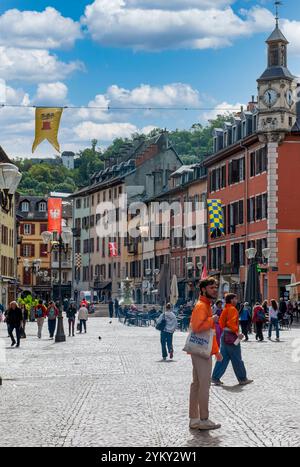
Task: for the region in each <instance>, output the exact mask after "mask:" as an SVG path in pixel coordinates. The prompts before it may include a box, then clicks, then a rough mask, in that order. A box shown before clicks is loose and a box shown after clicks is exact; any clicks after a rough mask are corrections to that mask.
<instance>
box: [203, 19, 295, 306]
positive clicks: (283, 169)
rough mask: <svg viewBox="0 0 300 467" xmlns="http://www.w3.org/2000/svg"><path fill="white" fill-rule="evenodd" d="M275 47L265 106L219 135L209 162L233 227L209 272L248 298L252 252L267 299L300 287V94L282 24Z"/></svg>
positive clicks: (213, 247)
mask: <svg viewBox="0 0 300 467" xmlns="http://www.w3.org/2000/svg"><path fill="white" fill-rule="evenodd" d="M267 44H268V66H267V69H266V71H265V72H264V73H263V75H262V76H261V77H260V78H259V79H258V101H257V102H255V100H254V98H253V99H252V102H250V103H249V105H248V108H247V110H242V111H241V113H240V114H239V115H238V116H236V117H234V118H232V119H228V122H226V123H225V124H224V126H223V127H222V128H219V129H216V130H215V135H214V154H213V155H212V156H210V157H208V158H207V160H206V161H205V166H206V167H207V169H208V197H209V198H210V199H219V200H221V202H222V206H223V217H224V224H225V234H224V235H223V236H221V237H218V238H214V239H212V238H210V239H209V243H208V256H209V271H210V273H211V274H215V275H217V276H218V277H219V278H220V285H221V288H222V291H223V293H225V292H228V291H229V290H230V291H232V292H236V293H237V294H238V295H239V297H240V299H243V297H244V292H245V284H246V282H247V271H248V264H249V261H248V259H247V257H246V250H248V249H249V248H255V249H256V252H257V253H256V262H257V264H258V266H259V268H258V269H259V271H260V285H261V293H262V298H263V299H268V300H270V299H273V298H275V299H277V300H278V299H279V298H280V297H282V298H286V299H287V298H288V292H287V289H286V286H287V285H288V284H290V283H291V281H292V282H293V281H294V280H296V281H300V218H299V216H298V215H297V212H298V204H299V200H300V183H299V181H298V179H299V173H300V105H299V97H300V93H299V88H298V87H297V82H296V79H295V77H294V76H293V75H292V74H291V73H290V72H289V70H288V68H287V46H288V42H287V40H286V39H285V37H284V36H283V34H282V32H281V31H280V29H279V27H278V25H276V28H275V30H274V31H273V33H272V34H271V36H270V37H269V39H268V40H267Z"/></svg>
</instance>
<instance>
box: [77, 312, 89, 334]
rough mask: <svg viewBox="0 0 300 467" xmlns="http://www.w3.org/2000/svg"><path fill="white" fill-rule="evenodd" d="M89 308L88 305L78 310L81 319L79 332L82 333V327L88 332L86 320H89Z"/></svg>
mask: <svg viewBox="0 0 300 467" xmlns="http://www.w3.org/2000/svg"><path fill="white" fill-rule="evenodd" d="M88 315H89V314H88V309H87V307H86V306H81V307H80V308H79V311H78V319H79V334H81V333H82V328H84V332H85V333H86V322H87V320H88Z"/></svg>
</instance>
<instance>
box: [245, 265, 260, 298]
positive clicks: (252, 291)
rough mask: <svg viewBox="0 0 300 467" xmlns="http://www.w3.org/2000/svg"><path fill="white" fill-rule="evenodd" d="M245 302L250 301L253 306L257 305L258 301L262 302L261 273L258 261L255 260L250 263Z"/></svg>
mask: <svg viewBox="0 0 300 467" xmlns="http://www.w3.org/2000/svg"><path fill="white" fill-rule="evenodd" d="M245 302H248V303H249V305H251V307H252V306H253V305H255V303H256V302H261V292H260V281H259V273H258V271H257V266H256V263H254V262H253V263H252V264H250V266H249V269H248V277H247V284H246V292H245Z"/></svg>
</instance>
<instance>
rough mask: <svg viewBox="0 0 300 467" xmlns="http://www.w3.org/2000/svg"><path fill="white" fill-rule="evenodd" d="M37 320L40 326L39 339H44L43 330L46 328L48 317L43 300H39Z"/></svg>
mask: <svg viewBox="0 0 300 467" xmlns="http://www.w3.org/2000/svg"><path fill="white" fill-rule="evenodd" d="M34 315H35V319H36V321H37V326H38V334H37V336H38V338H39V339H41V338H42V330H43V326H44V321H45V317H46V316H47V308H46V307H45V305H43V300H39V303H38V305H37V306H36V307H35V309H34Z"/></svg>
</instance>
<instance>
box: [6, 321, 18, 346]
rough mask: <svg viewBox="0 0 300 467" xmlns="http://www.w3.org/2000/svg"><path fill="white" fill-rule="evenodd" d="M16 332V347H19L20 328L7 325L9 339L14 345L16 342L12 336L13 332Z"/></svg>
mask: <svg viewBox="0 0 300 467" xmlns="http://www.w3.org/2000/svg"><path fill="white" fill-rule="evenodd" d="M14 329H15V330H16V336H17V345H18V346H19V345H20V338H21V333H20V326H13V325H12V326H11V325H8V334H9V336H10V338H11V342H12V344H15V343H16V340H15V338H14V335H13V330H14Z"/></svg>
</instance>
